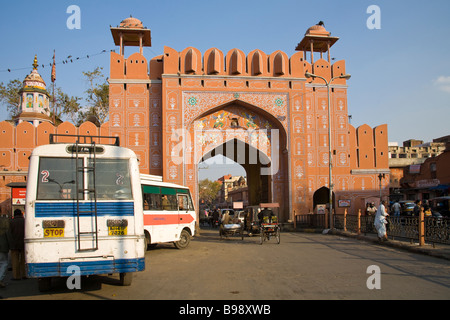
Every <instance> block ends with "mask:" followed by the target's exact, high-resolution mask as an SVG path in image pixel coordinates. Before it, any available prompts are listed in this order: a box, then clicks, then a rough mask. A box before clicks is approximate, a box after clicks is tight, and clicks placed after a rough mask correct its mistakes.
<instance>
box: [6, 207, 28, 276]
mask: <svg viewBox="0 0 450 320" xmlns="http://www.w3.org/2000/svg"><path fill="white" fill-rule="evenodd" d="M24 238H25V219H24V217H23V214H22V211H21V210H20V209H16V210H14V219H12V220H11V222H10V225H9V231H8V243H9V248H10V250H11V264H12V269H13V279H14V280H20V279H22V278H25V254H24V253H25V241H24Z"/></svg>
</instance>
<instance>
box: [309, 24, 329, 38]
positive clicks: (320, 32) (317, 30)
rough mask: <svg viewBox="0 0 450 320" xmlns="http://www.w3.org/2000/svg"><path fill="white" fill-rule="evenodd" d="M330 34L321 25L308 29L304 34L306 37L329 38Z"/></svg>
mask: <svg viewBox="0 0 450 320" xmlns="http://www.w3.org/2000/svg"><path fill="white" fill-rule="evenodd" d="M330 34H331V33H330V32H328V31H327V30H326V29H325V27H324V26H323V25H322V24H316V25H314V26H312V27H310V28H309V29H308V30H306V33H305V35H307V36H330Z"/></svg>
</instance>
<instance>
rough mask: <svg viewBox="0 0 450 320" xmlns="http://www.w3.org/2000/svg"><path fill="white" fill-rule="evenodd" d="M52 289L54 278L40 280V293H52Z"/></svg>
mask: <svg viewBox="0 0 450 320" xmlns="http://www.w3.org/2000/svg"><path fill="white" fill-rule="evenodd" d="M51 288H52V278H39V279H38V289H39V291H40V292H46V291H50V289H51Z"/></svg>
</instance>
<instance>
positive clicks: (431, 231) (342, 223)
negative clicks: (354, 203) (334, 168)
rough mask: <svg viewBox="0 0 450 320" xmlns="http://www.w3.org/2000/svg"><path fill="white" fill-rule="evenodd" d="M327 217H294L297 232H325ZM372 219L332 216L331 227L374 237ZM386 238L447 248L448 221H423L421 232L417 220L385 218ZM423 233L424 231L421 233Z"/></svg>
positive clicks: (426, 218) (439, 219) (434, 219)
mask: <svg viewBox="0 0 450 320" xmlns="http://www.w3.org/2000/svg"><path fill="white" fill-rule="evenodd" d="M326 217H327V215H324V214H322V215H319V214H305V215H297V216H296V217H295V221H296V227H297V228H327V227H328V226H327V221H328V220H327V218H326ZM374 220H375V217H374V216H362V215H361V214H360V213H358V214H356V215H355V214H337V215H336V214H335V215H333V227H334V228H335V229H338V230H344V231H349V232H354V233H357V234H376V233H377V230H376V229H375V226H374ZM387 221H388V224H387V226H386V228H387V235H388V237H389V238H391V239H395V238H401V239H407V240H410V241H411V242H413V241H419V243H421V239H423V242H427V243H442V244H450V218H446V217H442V218H441V217H424V218H423V219H422V223H423V224H422V225H423V228H421V227H420V218H419V217H394V216H389V217H387ZM422 229H423V231H422Z"/></svg>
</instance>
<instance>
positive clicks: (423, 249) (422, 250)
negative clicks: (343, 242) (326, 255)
mask: <svg viewBox="0 0 450 320" xmlns="http://www.w3.org/2000/svg"><path fill="white" fill-rule="evenodd" d="M329 234H332V235H340V236H345V237H349V238H354V239H358V240H363V241H367V242H373V243H375V244H377V245H380V246H389V247H393V248H397V249H402V250H407V251H410V252H414V253H419V254H425V255H429V256H432V257H435V258H441V259H446V260H450V245H446V244H440V243H436V244H434V245H432V244H429V243H425V245H424V246H419V244H418V241H417V240H415V241H413V243H411V242H410V241H409V239H404V240H391V239H389V240H388V241H383V242H381V243H380V242H379V241H378V237H377V235H376V234H366V235H362V234H361V235H358V234H356V233H352V232H348V231H341V230H336V229H333V230H331V232H329Z"/></svg>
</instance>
